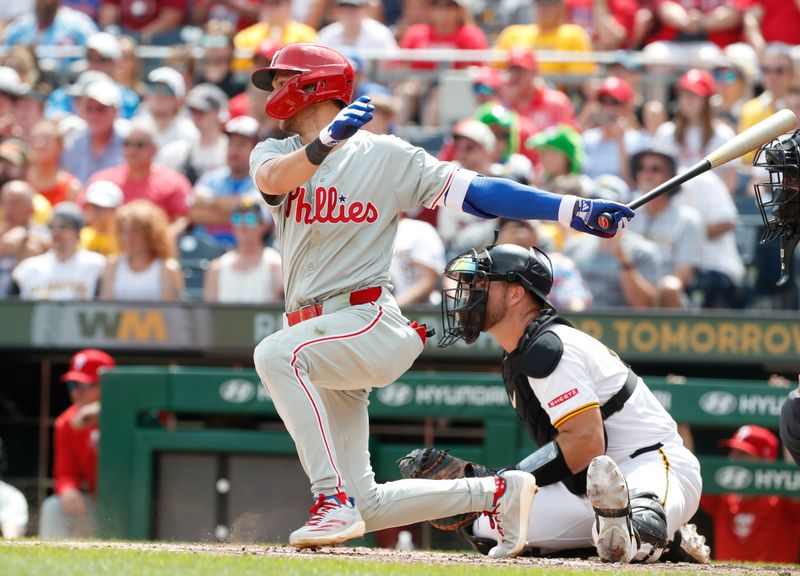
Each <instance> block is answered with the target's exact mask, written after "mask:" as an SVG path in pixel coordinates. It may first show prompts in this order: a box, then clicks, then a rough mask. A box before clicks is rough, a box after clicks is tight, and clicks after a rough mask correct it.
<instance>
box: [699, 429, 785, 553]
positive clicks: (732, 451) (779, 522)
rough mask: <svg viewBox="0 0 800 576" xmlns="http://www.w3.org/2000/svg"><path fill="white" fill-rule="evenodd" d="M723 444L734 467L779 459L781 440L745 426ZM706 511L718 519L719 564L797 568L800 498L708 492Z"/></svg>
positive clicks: (715, 522)
mask: <svg viewBox="0 0 800 576" xmlns="http://www.w3.org/2000/svg"><path fill="white" fill-rule="evenodd" d="M720 446H722V447H723V448H727V449H729V456H728V458H729V459H730V460H731V461H732V463H734V464H735V463H739V462H761V463H765V464H769V463H773V462H775V461H776V460H777V459H778V438H777V437H776V436H775V434H773V433H772V431H770V430H768V429H767V428H763V427H761V426H753V425H749V426H742V427H741V428H739V429H738V430H736V432H735V433H734V434H733V436H732V437H731V438H730V439H727V440H724V441H722V442H721V443H720ZM700 507H701V509H703V510H704V511H705V512H706V513H707V514H708V515H709V516H710V517H711V520H712V521H713V525H714V546H713V547H712V548H711V550H712V552H713V554H714V559H715V560H725V561H728V560H735V561H747V562H770V563H775V562H777V563H785V564H794V563H796V562H797V560H798V557H800V500H797V499H796V498H787V497H785V496H777V495H769V496H748V495H745V494H737V493H731V494H705V495H704V496H703V497H702V498H701V499H700Z"/></svg>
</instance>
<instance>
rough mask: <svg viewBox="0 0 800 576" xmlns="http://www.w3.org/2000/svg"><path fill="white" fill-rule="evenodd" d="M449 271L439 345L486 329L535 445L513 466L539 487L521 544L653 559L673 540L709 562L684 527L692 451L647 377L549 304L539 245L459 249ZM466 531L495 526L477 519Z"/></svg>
mask: <svg viewBox="0 0 800 576" xmlns="http://www.w3.org/2000/svg"><path fill="white" fill-rule="evenodd" d="M445 274H446V275H447V276H448V278H450V279H451V280H452V281H453V282H454V284H455V285H454V287H452V288H447V289H446V290H444V294H443V296H444V299H445V309H444V310H445V321H446V325H447V329H446V332H445V336H444V339H443V344H445V345H446V344H450V343H452V342H454V341H456V340H458V339H464V340H465V341H466V342H468V343H469V342H472V341H474V340H475V339H476V338H477V337H478V335H479V334H480V332H488V333H490V334H491V335H492V336H494V338H495V339H496V340H497V342H498V343H499V344H500V345H501V346H502V347H503V348H504V349H505V351H506V354H505V356H504V358H503V379H504V381H505V385H506V390H507V392H508V395H509V398H510V400H511V405H512V406H513V407H514V409H515V410H516V412H517V415H518V416H519V418H520V420H521V421H522V423H523V424H524V426H525V427H526V428H527V430H528V432H529V434H530V436H531V437H532V438H533V439H534V440H535V441H536V443H537V444H538V445H539V446H540V448H539V449H538V450H537V451H535V452H534V453H533V454H531V455H530V456H528V457H527V458H526V459H525V460H523V461H522V462H520V463H519V464H518V465H517V467H518V468H520V469H522V470H526V471H528V472H531V473H532V474H533V475H534V476H535V477H536V481H537V484H538V485H539V487H540V491H539V494H538V495H537V497H536V499H535V500H534V502H533V506H532V510H531V514H530V517H529V523H528V527H527V542H528V545H529V546H531V547H536V548H539V549H540V550H543V551H557V550H566V549H574V548H584V547H591V546H596V548H597V551H598V553H599V555H600V557H601V558H602V559H603V560H607V561H614V562H630V561H632V560H636V561H646V562H653V561H656V560H658V559H659V557H660V556H661V554H662V553H663V552H664V550H665V548H667V547H668V546H670V545H671V546H672V547H673V548H682V549H683V551H684V552H686V553H687V554H689V556H691V558H692V559H693V560H695V561H700V562H703V561H705V562H707V561H708V553H709V552H708V548H707V547H705V546H704V545H703V541H702V540H701V539H700V537H698V536H697V534H696V532H695V530H694V527H693V526H691V525H686V526H685V524H686V523H687V522H688V520H689V519H690V518H691V517H692V515H693V514H694V513H695V511H696V510H697V507H698V505H699V501H700V493H701V490H702V481H701V478H700V464H699V462H698V461H697V458H695V456H694V455H693V454H692V453H691V452H690V451H689V450H688V449H686V448H685V447H684V446H683V441H682V440H681V437H680V436H679V435H678V431H677V425H676V423H675V421H674V420H673V419H672V417H671V416H670V415H669V414H668V413H667V411H666V410H665V409H664V408H663V407H662V405H661V404H660V403H659V402H658V400H656V398H655V396H653V394H652V392H651V391H650V389H649V388H648V387H647V386H646V385H645V383H644V381H643V380H642V379H641V378H639V377H638V376H637V375H636V374H635V373H634V372H633V371H632V370H631V369H630V368H629V367H628V366H627V365H626V364H625V363H623V362H622V361H621V360H620V359H619V357H618V356H617V355H616V354H615V353H614V352H613V351H612V350H610V349H608V348H606V346H604V345H603V344H602V343H600V342H599V341H598V340H596V339H595V338H593V337H591V336H589V335H588V334H585V333H584V332H581V331H579V330H577V329H575V328H574V327H572V325H571V324H570V323H569V322H567V321H566V320H563V319H562V318H560V317H559V316H558V315H557V314H556V313H555V310H554V309H553V306H552V305H551V304H550V302H549V301H548V299H547V294H548V293H549V292H550V289H551V288H552V284H553V271H552V266H551V264H550V260H549V258H548V257H547V255H546V254H544V252H542V251H540V250H538V249H536V248H530V249H529V248H522V247H520V246H516V245H512V244H497V245H494V246H491V247H489V248H488V249H486V250H483V251H481V252H476V251H475V250H470V251H467V252H464V253H462V254H461V255H459V256H457V257H456V258H454V259H453V260H452V261H451V262H450V263H449V264H448V266H447V269H446V271H445ZM587 468H588V470H587ZM587 496H588V497H587ZM472 536H473V537H476V538H482V539H489V540H496V539H497V538H498V537H499V536H498V533H497V531H496V529H495V528H494V527H493V526H491V525H490V524H489V523H487V522H485V521H483V519H482V518H478V520H477V521H476V522H475V524H474V525H473V526H472ZM679 557H680V556H679ZM686 559H688V558H686Z"/></svg>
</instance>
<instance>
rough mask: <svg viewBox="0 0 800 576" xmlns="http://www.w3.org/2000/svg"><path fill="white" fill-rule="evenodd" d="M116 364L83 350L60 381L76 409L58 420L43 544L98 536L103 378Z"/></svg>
mask: <svg viewBox="0 0 800 576" xmlns="http://www.w3.org/2000/svg"><path fill="white" fill-rule="evenodd" d="M114 364H115V363H114V359H113V358H112V357H111V356H109V355H108V354H106V353H105V352H103V351H101V350H94V349H87V350H81V351H80V352H78V353H76V354H75V355H74V356H73V357H72V360H71V361H70V364H69V371H68V372H67V373H66V374H64V375H63V376H62V377H61V382H64V383H65V384H66V385H67V389H68V390H69V397H70V401H71V403H72V405H71V406H70V407H69V408H67V409H66V410H65V411H64V412H63V413H62V414H61V415H60V416H59V417H58V418H56V423H55V433H54V442H53V448H54V462H53V478H54V480H55V494H54V495H52V496H50V497H48V498H46V499H45V501H44V502H43V503H42V509H41V518H40V529H39V536H40V537H41V538H42V539H43V540H61V539H67V538H70V539H72V538H90V537H92V536H93V535H94V533H95V496H96V494H97V446H98V441H99V439H100V431H99V428H98V422H97V418H98V415H99V410H100V374H101V371H102V370H107V369H109V368H113V367H114Z"/></svg>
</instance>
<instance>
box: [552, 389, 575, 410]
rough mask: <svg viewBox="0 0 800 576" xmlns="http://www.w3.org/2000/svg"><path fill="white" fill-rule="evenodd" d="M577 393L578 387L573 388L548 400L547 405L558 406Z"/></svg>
mask: <svg viewBox="0 0 800 576" xmlns="http://www.w3.org/2000/svg"><path fill="white" fill-rule="evenodd" d="M577 395H578V389H577V388H573V389H572V390H570V391H569V392H564V393H563V394H562V395H561V396H556V397H555V398H553V399H552V400H550V402H548V403H547V406H548V407H549V408H552V407H553V406H558V405H559V404H561V403H562V402H566V401H567V400H569V399H570V398H572V397H573V396H577Z"/></svg>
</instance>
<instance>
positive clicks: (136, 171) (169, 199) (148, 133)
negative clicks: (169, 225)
mask: <svg viewBox="0 0 800 576" xmlns="http://www.w3.org/2000/svg"><path fill="white" fill-rule="evenodd" d="M155 135H156V128H155V125H154V124H153V122H151V121H148V120H147V119H145V118H139V119H136V120H134V121H133V122H132V123H131V129H130V132H129V133H128V136H127V138H126V139H125V141H124V148H123V156H124V157H125V162H124V163H123V164H120V165H119V166H114V167H112V168H107V169H105V170H101V171H100V172H97V173H96V174H95V175H94V176H92V178H91V180H89V184H92V183H93V182H95V181H98V180H108V181H109V182H113V183H114V184H116V185H117V186H119V187H120V188H122V192H123V193H124V195H125V203H126V204H127V203H128V202H131V201H133V200H138V199H140V198H144V199H145V200H150V201H151V202H152V203H153V204H156V205H158V206H160V207H161V208H162V209H163V210H164V211H165V212H166V213H167V215H168V216H169V217H170V220H175V219H177V218H179V217H180V216H184V215H185V214H186V213H187V212H188V211H189V203H190V200H191V195H192V185H191V184H190V183H189V180H187V179H186V177H185V176H184V175H183V174H180V173H178V172H176V171H175V170H171V169H170V168H167V167H165V166H160V165H158V164H155V163H154V162H153V160H154V158H155V155H156V145H155Z"/></svg>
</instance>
